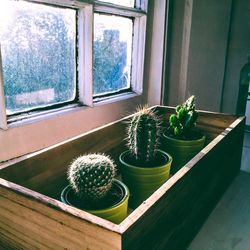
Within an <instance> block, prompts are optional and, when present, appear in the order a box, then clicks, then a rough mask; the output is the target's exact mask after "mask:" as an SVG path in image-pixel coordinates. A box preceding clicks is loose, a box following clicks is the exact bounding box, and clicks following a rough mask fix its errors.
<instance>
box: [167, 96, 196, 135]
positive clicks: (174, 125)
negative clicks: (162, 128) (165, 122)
mask: <svg viewBox="0 0 250 250" xmlns="http://www.w3.org/2000/svg"><path fill="white" fill-rule="evenodd" d="M197 118H198V113H197V112H196V111H195V96H191V97H189V98H188V99H187V100H186V101H185V102H184V103H183V104H182V105H178V106H177V107H176V114H172V115H171V116H170V117H169V124H170V126H169V132H170V134H173V135H174V136H175V137H177V138H179V139H187V138H188V136H189V133H190V130H191V129H192V128H193V127H195V125H196V120H197Z"/></svg>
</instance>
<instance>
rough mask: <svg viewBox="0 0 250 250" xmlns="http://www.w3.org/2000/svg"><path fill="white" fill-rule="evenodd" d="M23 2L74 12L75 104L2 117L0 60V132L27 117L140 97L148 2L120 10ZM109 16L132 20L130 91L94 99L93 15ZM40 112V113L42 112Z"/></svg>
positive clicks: (94, 4) (54, 0) (68, 1)
mask: <svg viewBox="0 0 250 250" xmlns="http://www.w3.org/2000/svg"><path fill="white" fill-rule="evenodd" d="M24 1H27V2H33V3H40V4H48V5H51V6H60V7H69V8H74V9H76V10H77V37H76V44H77V62H76V70H77V76H78V77H77V79H76V85H77V91H78V93H77V94H78V98H77V99H78V102H75V103H73V104H69V103H65V104H62V105H60V107H57V105H55V107H53V106H52V107H49V106H48V107H44V108H39V109H38V110H34V111H29V112H23V113H22V114H21V115H15V114H14V115H11V116H7V115H6V106H5V97H4V90H3V84H4V82H3V81H4V79H3V72H2V62H1V60H0V129H3V130H6V129H8V127H9V124H10V123H13V122H18V124H20V120H25V119H28V118H29V117H34V116H35V117H37V116H38V117H39V116H41V119H43V114H44V113H48V110H50V111H49V112H51V113H55V114H56V113H57V111H59V112H60V110H62V109H64V110H65V109H67V107H68V108H69V109H70V110H72V107H79V106H83V107H86V106H87V107H94V106H99V105H101V104H102V103H103V104H105V103H107V102H114V101H119V100H124V99H126V98H131V97H134V96H137V95H141V94H142V92H143V73H144V72H143V69H144V54H145V39H146V20H147V2H148V0H135V8H130V7H124V6H120V5H115V4H112V3H106V2H101V1H95V0H92V1H91V0H90V1H87V0H78V1H77V0H24ZM95 12H98V13H102V14H112V15H117V16H124V17H128V18H133V19H134V22H133V41H132V62H131V71H132V72H131V90H130V91H128V92H124V93H119V92H118V93H117V94H115V93H114V94H113V95H107V96H104V97H100V96H98V97H94V95H93V32H94V30H93V27H94V13H95ZM43 109H44V111H45V112H44V111H43Z"/></svg>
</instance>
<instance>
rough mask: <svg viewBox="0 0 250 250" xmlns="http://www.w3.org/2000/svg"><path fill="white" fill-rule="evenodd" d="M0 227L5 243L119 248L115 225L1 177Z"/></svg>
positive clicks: (24, 246)
mask: <svg viewBox="0 0 250 250" xmlns="http://www.w3.org/2000/svg"><path fill="white" fill-rule="evenodd" d="M35 198H36V199H35ZM0 228H1V230H3V232H4V233H3V234H1V235H0V238H1V241H3V242H5V243H4V244H5V245H8V244H12V246H13V247H15V246H16V247H23V248H25V249H35V248H38V249H41V246H44V245H45V246H44V247H42V248H48V249H61V248H63V249H65V248H68V249H77V248H78V249H87V248H88V249H102V248H104V249H120V248H121V236H120V234H119V228H118V226H117V225H115V224H113V223H111V222H109V221H106V220H103V219H101V218H98V217H96V216H93V215H91V214H89V213H86V212H84V211H82V210H79V209H75V208H73V207H70V206H67V205H65V204H63V203H61V202H58V201H55V200H53V199H51V198H48V197H44V196H43V195H40V194H37V193H36V192H33V191H30V190H28V189H25V188H23V187H19V186H18V185H16V184H13V183H10V182H7V181H4V180H1V187H0ZM13 235H14V237H13ZM9 239H12V241H8V240H9ZM6 241H7V242H6Z"/></svg>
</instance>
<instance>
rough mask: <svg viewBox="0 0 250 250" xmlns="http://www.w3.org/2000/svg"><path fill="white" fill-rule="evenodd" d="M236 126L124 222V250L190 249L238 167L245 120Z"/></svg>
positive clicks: (194, 159) (239, 121) (201, 153)
mask: <svg viewBox="0 0 250 250" xmlns="http://www.w3.org/2000/svg"><path fill="white" fill-rule="evenodd" d="M234 126H235V127H234V129H233V130H232V127H231V126H230V127H231V128H228V131H227V132H226V133H227V134H226V133H224V134H223V135H221V136H218V137H217V138H216V139H215V140H214V141H213V143H211V145H208V146H207V147H206V148H205V149H204V150H202V151H201V152H200V153H199V155H197V156H196V157H195V158H193V160H192V161H191V162H189V163H188V164H187V165H186V166H185V167H184V168H182V169H181V170H180V171H179V172H177V173H176V174H175V175H174V176H173V177H172V178H171V179H169V181H168V182H166V183H165V184H164V185H163V186H162V187H161V188H160V189H158V190H157V191H156V192H155V193H154V194H153V195H152V196H151V197H150V198H149V199H148V200H147V201H146V202H145V203H144V204H142V205H141V206H140V207H139V208H138V209H137V210H135V211H134V212H133V213H132V214H131V216H130V217H129V218H127V219H126V220H125V221H124V222H123V223H122V224H121V230H122V232H124V233H123V236H122V247H123V249H134V248H135V249H185V248H186V247H187V245H188V243H189V242H190V241H191V240H192V238H193V237H194V236H195V234H196V233H197V231H198V230H199V228H200V227H201V225H202V223H203V222H204V220H205V219H206V218H207V216H208V215H209V213H210V212H211V210H212V209H213V207H214V206H215V205H216V203H217V202H218V200H219V198H220V197H221V195H222V194H223V192H224V191H225V189H226V188H227V186H228V185H229V183H230V182H231V181H232V179H233V178H234V177H235V175H236V174H237V172H238V171H239V168H240V158H241V151H242V143H243V133H244V120H243V119H239V120H238V122H237V123H236V124H234ZM225 135H226V136H225ZM149 208H150V209H149ZM141 214H142V215H141ZM142 228H143V230H141V229H142ZM141 239H143V240H141Z"/></svg>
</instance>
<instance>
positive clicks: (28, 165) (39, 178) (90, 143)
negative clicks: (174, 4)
mask: <svg viewBox="0 0 250 250" xmlns="http://www.w3.org/2000/svg"><path fill="white" fill-rule="evenodd" d="M110 135H112V136H110ZM124 137H125V124H124V123H123V122H116V123H114V124H109V125H107V126H104V127H102V128H100V129H97V130H93V131H91V132H90V133H86V134H83V135H81V136H78V137H76V138H74V139H70V140H67V141H65V142H63V143H59V144H57V145H55V146H53V147H50V148H47V149H45V150H41V151H39V152H37V153H33V154H29V155H27V156H24V157H21V158H20V159H18V160H14V161H10V162H8V163H5V164H2V165H1V166H0V170H1V171H0V177H1V178H4V179H7V180H10V181H12V182H16V183H18V184H21V185H22V184H23V183H26V186H27V187H31V186H29V185H28V183H29V181H31V184H32V188H34V189H35V190H39V188H40V186H42V185H44V183H45V182H49V181H50V180H49V179H50V178H49V177H52V178H54V177H53V176H61V175H62V173H65V172H66V169H67V167H68V165H69V164H70V163H71V162H72V160H73V159H74V158H76V157H78V156H79V155H81V154H85V153H89V152H110V153H112V149H113V148H116V147H117V146H119V145H120V144H123V145H124V140H123V139H124ZM114 151H116V150H114ZM33 177H34V178H35V179H36V181H32V178H33Z"/></svg>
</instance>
